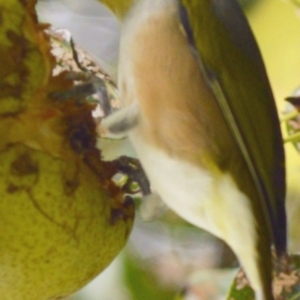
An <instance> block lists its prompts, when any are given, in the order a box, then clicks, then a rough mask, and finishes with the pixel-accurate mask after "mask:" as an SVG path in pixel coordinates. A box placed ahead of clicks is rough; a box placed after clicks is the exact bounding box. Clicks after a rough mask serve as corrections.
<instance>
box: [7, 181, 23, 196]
mask: <svg viewBox="0 0 300 300" xmlns="http://www.w3.org/2000/svg"><path fill="white" fill-rule="evenodd" d="M19 190H20V187H18V186H16V185H15V184H13V183H9V184H8V186H7V188H6V192H7V193H8V194H14V193H16V192H18V191H19Z"/></svg>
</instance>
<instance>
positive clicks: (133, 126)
mask: <svg viewBox="0 0 300 300" xmlns="http://www.w3.org/2000/svg"><path fill="white" fill-rule="evenodd" d="M101 2H103V4H106V5H107V6H108V8H109V9H110V10H111V11H112V12H113V13H114V14H115V15H116V16H117V18H118V19H119V20H120V22H121V40H120V54H119V73H118V87H119V90H120V97H121V99H122V101H123V104H124V108H122V109H121V110H119V111H118V112H116V113H114V114H112V115H110V116H108V117H107V118H105V119H104V120H103V121H102V126H103V128H105V129H106V130H107V131H108V132H110V133H111V134H115V135H116V136H117V135H120V136H125V135H126V136H128V137H129V139H130V140H131V142H132V144H133V146H134V148H135V150H136V153H137V155H138V158H139V159H140V161H141V164H142V166H143V168H144V170H145V172H146V174H147V176H148V177H149V180H150V182H151V185H152V187H153V188H154V190H155V191H156V192H157V193H158V194H159V196H160V197H161V198H162V199H163V201H164V202H165V203H166V204H167V205H168V206H169V207H170V208H171V209H173V210H174V211H175V212H176V213H177V214H178V215H180V216H181V217H182V218H184V219H185V220H187V221H189V222H190V223H192V224H194V225H196V226H198V227H200V228H203V229H205V230H207V231H208V232H210V233H212V234H214V235H215V236H217V237H219V238H221V239H222V240H224V241H225V242H226V243H227V244H228V245H229V246H230V247H231V248H232V250H233V251H234V252H235V254H236V256H237V258H238V259H239V261H240V263H241V265H242V267H243V268H244V270H245V272H246V274H247V277H248V279H249V281H250V284H251V285H252V287H253V289H254V291H255V296H256V299H257V300H271V299H274V296H273V294H272V255H271V251H272V250H271V249H272V247H274V249H275V253H276V255H277V257H278V258H280V257H281V256H283V255H284V254H285V253H286V244H287V241H286V240H287V237H286V214H285V157H284V150H283V142H282V136H281V131H280V126H279V121H278V116H277V111H276V106H275V101H274V97H273V94H272V90H271V87H270V84H269V81H268V77H267V74H266V70H265V67H264V63H263V60H262V57H261V54H260V51H259V49H258V46H257V43H256V41H255V38H254V36H253V33H252V32H251V29H250V27H249V24H248V23H247V20H246V18H245V16H244V14H243V12H242V10H241V9H240V7H239V5H238V4H237V3H236V1H235V0H101Z"/></svg>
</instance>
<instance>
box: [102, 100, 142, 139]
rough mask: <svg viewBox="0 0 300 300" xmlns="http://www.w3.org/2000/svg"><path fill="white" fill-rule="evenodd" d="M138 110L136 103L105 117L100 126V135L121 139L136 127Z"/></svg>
mask: <svg viewBox="0 0 300 300" xmlns="http://www.w3.org/2000/svg"><path fill="white" fill-rule="evenodd" d="M138 122H139V109H138V106H137V104H136V103H133V104H131V105H130V106H127V107H124V108H122V109H120V110H118V111H116V112H114V113H113V114H111V115H109V116H107V117H105V118H104V119H103V120H102V121H101V124H100V135H101V136H104V137H113V138H122V137H125V136H127V134H128V132H129V131H130V130H132V129H133V128H134V127H136V126H137V125H138Z"/></svg>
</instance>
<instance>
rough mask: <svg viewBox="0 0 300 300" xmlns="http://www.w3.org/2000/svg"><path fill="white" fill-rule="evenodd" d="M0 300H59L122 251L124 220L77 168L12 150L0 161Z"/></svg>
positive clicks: (89, 175) (127, 223)
mask: <svg viewBox="0 0 300 300" xmlns="http://www.w3.org/2000/svg"><path fill="white" fill-rule="evenodd" d="M0 199H1V200H0V294H1V300H12V299H14V300H41V299H45V300H46V299H47V300H49V299H51V300H52V299H53V300H54V299H60V297H62V296H66V295H69V294H70V293H72V292H74V291H76V290H77V289H78V288H80V287H82V286H83V285H85V284H86V283H87V282H88V281H89V280H91V279H92V278H94V277H95V276H96V275H97V274H98V273H99V272H101V271H102V270H103V269H104V268H105V267H106V266H107V265H108V264H109V263H110V262H111V261H112V259H113V258H114V257H115V256H116V255H117V254H118V252H119V251H120V249H122V247H123V246H124V244H125V242H126V239H127V237H128V233H129V231H130V227H131V223H132V214H131V216H130V214H129V212H128V210H127V212H126V209H125V208H124V209H123V210H122V208H121V207H120V208H119V212H120V213H123V217H122V218H120V219H118V220H117V221H116V220H114V214H115V213H116V212H118V208H117V206H116V204H114V202H113V200H112V199H111V198H110V196H109V194H108V192H107V191H105V190H104V189H103V187H101V184H100V182H99V178H98V177H97V176H96V175H95V174H94V173H93V171H92V170H90V169H89V168H88V167H87V166H86V165H84V164H80V163H79V164H78V165H76V164H74V162H73V161H72V160H70V161H66V160H61V159H57V158H54V157H52V156H50V155H48V154H47V153H45V152H42V151H38V150H33V149H31V148H29V147H26V146H24V145H20V144H15V145H12V146H9V147H7V149H5V150H3V151H1V153H0Z"/></svg>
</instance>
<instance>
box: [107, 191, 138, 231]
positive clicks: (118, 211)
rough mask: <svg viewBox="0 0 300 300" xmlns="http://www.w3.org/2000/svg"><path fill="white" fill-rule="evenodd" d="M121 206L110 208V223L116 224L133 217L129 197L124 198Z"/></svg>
mask: <svg viewBox="0 0 300 300" xmlns="http://www.w3.org/2000/svg"><path fill="white" fill-rule="evenodd" d="M121 205H122V206H120V207H117V208H112V209H111V211H110V223H111V224H112V225H114V224H116V223H117V222H118V221H119V220H123V221H127V220H128V219H132V217H133V209H134V202H133V200H132V198H131V197H130V196H128V195H127V196H125V199H124V200H123V201H122V204H121Z"/></svg>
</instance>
